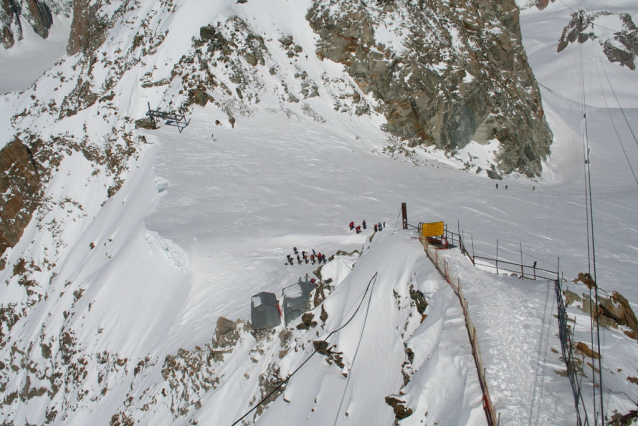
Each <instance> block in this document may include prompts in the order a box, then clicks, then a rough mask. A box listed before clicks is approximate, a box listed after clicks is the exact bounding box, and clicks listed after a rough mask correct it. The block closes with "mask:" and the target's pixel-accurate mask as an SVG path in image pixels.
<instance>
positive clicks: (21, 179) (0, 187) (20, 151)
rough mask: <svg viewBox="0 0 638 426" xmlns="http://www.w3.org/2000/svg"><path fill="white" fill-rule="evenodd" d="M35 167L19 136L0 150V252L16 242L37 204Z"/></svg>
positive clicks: (38, 184) (27, 149)
mask: <svg viewBox="0 0 638 426" xmlns="http://www.w3.org/2000/svg"><path fill="white" fill-rule="evenodd" d="M36 167H37V166H36V164H35V161H34V159H33V155H32V153H31V151H30V150H29V148H27V146H26V145H24V144H23V143H22V142H21V141H20V140H19V139H14V140H13V141H12V142H10V143H9V144H7V145H6V146H5V147H4V148H3V149H2V150H0V194H2V195H1V196H0V219H1V220H0V255H2V253H4V251H5V250H6V248H7V247H13V246H14V245H16V244H17V243H18V241H19V240H20V237H21V236H22V232H23V231H24V228H26V226H27V225H28V224H29V221H30V220H31V216H32V214H33V212H34V210H35V208H36V207H37V206H38V199H39V192H40V179H39V175H38V171H37V168H36Z"/></svg>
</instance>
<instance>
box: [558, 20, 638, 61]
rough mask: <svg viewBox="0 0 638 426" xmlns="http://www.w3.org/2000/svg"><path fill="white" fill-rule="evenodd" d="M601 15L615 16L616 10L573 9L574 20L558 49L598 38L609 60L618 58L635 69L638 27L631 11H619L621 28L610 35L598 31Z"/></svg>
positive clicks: (561, 38)
mask: <svg viewBox="0 0 638 426" xmlns="http://www.w3.org/2000/svg"><path fill="white" fill-rule="evenodd" d="M601 16H602V17H614V16H616V14H615V13H613V12H609V11H604V10H603V11H597V12H594V11H590V10H578V11H576V12H574V13H572V20H571V21H570V22H569V24H567V26H566V27H565V28H564V29H563V33H562V34H561V37H560V40H559V42H558V49H557V52H558V53H560V52H562V51H563V50H565V48H567V46H569V44H570V43H574V42H578V43H585V42H586V41H588V40H592V41H597V42H598V43H600V44H601V45H602V46H603V52H604V53H605V56H607V59H608V60H609V61H610V62H616V63H618V64H620V65H622V66H625V67H627V68H629V69H631V70H633V71H635V70H636V63H637V60H638V27H637V26H636V24H635V22H634V21H633V19H632V17H631V15H630V14H628V13H621V14H619V15H617V18H618V28H620V29H621V30H620V31H618V32H615V33H614V35H613V37H611V38H605V37H602V38H601V37H600V36H598V34H596V29H595V27H596V19H597V18H599V17H601ZM605 32H607V31H606V30H605Z"/></svg>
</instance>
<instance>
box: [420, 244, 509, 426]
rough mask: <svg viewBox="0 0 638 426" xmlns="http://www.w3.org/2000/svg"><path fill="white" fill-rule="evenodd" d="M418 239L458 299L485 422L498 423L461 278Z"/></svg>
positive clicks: (434, 251) (434, 250)
mask: <svg viewBox="0 0 638 426" xmlns="http://www.w3.org/2000/svg"><path fill="white" fill-rule="evenodd" d="M420 241H421V244H423V248H424V249H425V253H426V254H427V256H428V258H429V259H430V260H431V261H432V263H434V266H435V267H436V269H437V270H438V271H439V272H440V273H441V275H442V276H443V278H445V281H447V282H448V283H449V284H450V286H451V287H452V289H453V290H454V293H455V294H456V295H457V296H458V298H459V301H460V302H461V307H462V308H463V315H464V317H465V326H466V327H467V332H468V335H469V338H470V343H471V344H472V355H473V356H474V361H475V362H476V370H477V371H478V376H479V382H480V384H481V390H482V391H483V408H484V410H485V416H486V417H487V423H488V424H489V425H490V426H492V425H498V424H499V418H498V417H497V415H496V410H495V409H494V405H493V404H492V399H491V397H490V391H489V389H488V387H487V380H486V379H485V366H484V365H483V357H482V355H481V348H480V347H479V343H478V337H477V335H476V328H475V327H474V323H473V322H472V319H471V317H470V312H469V310H468V306H467V301H466V300H465V296H464V295H463V290H462V289H461V280H460V279H459V277H458V276H456V274H454V273H451V272H450V269H449V267H448V264H447V261H446V260H445V258H443V257H440V256H439V254H438V252H439V250H437V249H436V248H435V247H434V246H431V245H429V244H428V240H427V239H426V238H423V237H421V238H420ZM499 417H500V415H499Z"/></svg>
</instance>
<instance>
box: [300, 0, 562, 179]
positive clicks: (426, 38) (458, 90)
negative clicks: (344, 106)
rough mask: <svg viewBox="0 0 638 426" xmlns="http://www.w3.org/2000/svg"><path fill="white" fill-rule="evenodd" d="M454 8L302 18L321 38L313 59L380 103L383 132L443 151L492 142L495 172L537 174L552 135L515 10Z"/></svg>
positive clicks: (374, 7) (433, 5) (391, 7)
mask: <svg viewBox="0 0 638 426" xmlns="http://www.w3.org/2000/svg"><path fill="white" fill-rule="evenodd" d="M455 6H456V7H454V8H451V7H450V5H449V4H444V3H437V2H428V3H426V2H418V3H415V2H408V1H397V2H381V1H379V2H376V3H372V2H371V3H367V4H364V3H363V2H361V3H359V2H354V1H335V0H322V1H317V2H315V3H314V5H313V6H312V7H311V9H310V10H309V11H308V14H307V16H306V18H307V19H308V21H309V22H310V25H311V27H312V28H313V30H314V31H315V32H316V33H317V34H318V35H319V42H318V45H317V55H318V56H319V57H320V58H321V59H329V60H332V61H335V62H339V63H341V64H343V65H345V66H346V68H347V70H348V72H349V74H350V75H351V76H352V78H353V79H354V80H355V81H356V83H357V84H358V86H359V88H360V89H361V90H362V91H363V92H364V93H365V94H370V95H372V96H373V97H374V98H376V99H377V100H378V101H379V105H378V107H377V109H378V111H379V112H381V113H383V114H384V115H385V117H386V119H387V130H388V131H389V132H390V133H392V134H394V135H396V136H399V137H401V138H403V139H406V140H408V141H410V142H411V144H412V145H417V144H428V145H436V146H437V147H439V148H442V149H445V150H448V151H454V150H456V149H459V148H463V147H465V146H466V145H467V144H468V143H469V142H470V141H472V140H474V141H477V142H479V143H484V142H486V141H487V140H491V139H498V140H499V141H500V143H501V149H500V152H499V154H498V158H497V160H498V162H499V167H500V170H501V171H502V172H504V173H511V172H514V171H517V172H520V173H523V174H525V175H527V176H530V177H531V176H536V175H539V174H540V172H541V160H542V159H544V158H546V156H547V155H548V154H549V152H550V151H549V146H550V144H551V141H552V133H551V131H550V129H549V127H548V125H547V123H546V121H545V115H544V112H543V108H542V106H541V98H540V91H539V89H538V85H537V83H536V80H535V78H534V75H533V73H532V71H531V69H530V67H529V65H528V63H527V56H526V54H525V51H524V49H523V46H522V43H521V33H520V26H519V9H518V7H517V6H516V4H515V2H514V1H511V0H509V1H505V2H501V3H498V4H497V3H493V2H486V1H479V2H467V1H461V2H457V3H455ZM397 40H400V41H399V42H398V43H397ZM393 43H394V44H393Z"/></svg>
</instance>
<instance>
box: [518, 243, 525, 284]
mask: <svg viewBox="0 0 638 426" xmlns="http://www.w3.org/2000/svg"><path fill="white" fill-rule="evenodd" d="M518 244H519V245H520V247H521V277H522V278H525V271H523V243H521V242H519V243H518Z"/></svg>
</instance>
